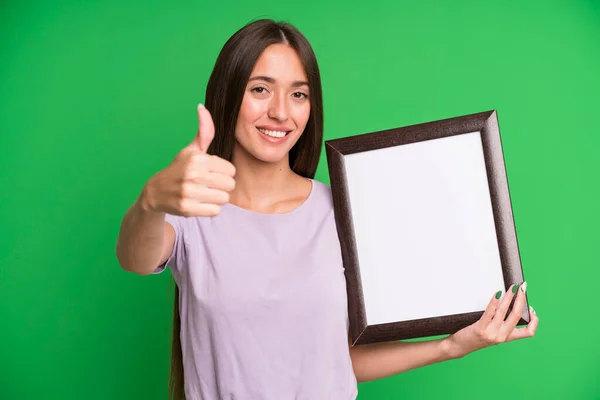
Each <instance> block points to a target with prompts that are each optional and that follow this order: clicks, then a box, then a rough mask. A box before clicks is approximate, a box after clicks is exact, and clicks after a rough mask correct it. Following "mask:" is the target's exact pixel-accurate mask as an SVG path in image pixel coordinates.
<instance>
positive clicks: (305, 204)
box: [223, 178, 316, 219]
mask: <svg viewBox="0 0 600 400" xmlns="http://www.w3.org/2000/svg"><path fill="white" fill-rule="evenodd" d="M305 179H308V180H309V181H310V182H311V188H310V192H309V193H308V197H307V198H306V199H305V200H304V201H303V202H302V203H301V204H300V205H298V206H297V207H296V208H294V209H293V210H290V211H288V212H285V213H261V212H258V211H252V210H248V209H247V208H243V207H240V206H236V205H235V204H231V203H226V204H225V205H224V206H223V207H224V208H227V209H229V210H232V211H233V212H236V213H238V214H242V215H247V216H250V217H253V218H262V219H273V218H286V217H288V216H292V215H295V214H298V213H299V212H301V211H302V210H304V209H305V208H307V207H308V206H309V204H310V203H311V202H312V199H313V198H314V197H315V192H316V182H315V180H314V179H311V178H305Z"/></svg>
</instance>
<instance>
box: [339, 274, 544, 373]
mask: <svg viewBox="0 0 600 400" xmlns="http://www.w3.org/2000/svg"><path fill="white" fill-rule="evenodd" d="M520 287H521V290H518V288H519V285H518V284H515V285H512V286H511V287H510V289H511V290H509V291H508V292H507V293H506V294H505V295H504V297H503V298H502V299H500V298H499V297H500V296H499V294H501V292H498V295H497V296H493V297H492V299H491V301H490V303H489V304H488V306H487V308H486V310H485V311H484V313H483V315H482V316H481V318H480V319H479V320H478V321H477V322H475V323H474V324H472V325H469V326H467V327H465V328H463V329H461V330H460V331H458V332H456V333H454V334H452V335H450V336H448V337H445V338H443V339H437V340H430V341H425V342H392V343H374V344H366V345H358V346H354V347H352V346H351V347H350V357H351V358H352V366H353V368H354V374H355V375H356V379H357V380H358V381H359V382H365V381H372V380H375V379H381V378H385V377H388V376H391V375H395V374H399V373H401V372H404V371H408V370H411V369H415V368H419V367H423V366H426V365H429V364H433V363H437V362H440V361H446V360H451V359H455V358H462V357H464V356H466V355H467V354H469V353H472V352H474V351H476V350H479V349H482V348H485V347H488V346H492V345H496V344H499V343H504V342H510V341H513V340H517V339H523V338H527V337H532V336H533V335H534V334H535V331H536V329H537V325H538V322H539V319H538V317H537V315H536V314H535V311H533V308H530V311H531V313H530V315H531V321H530V322H529V324H528V325H527V327H524V328H517V327H516V326H517V323H518V322H519V320H520V318H521V313H522V310H523V307H524V305H525V290H526V287H527V284H526V283H523V285H521V286H520ZM516 292H518V294H517V295H516V296H517V298H516V300H515V304H514V306H513V309H512V311H511V313H510V314H509V315H508V317H507V316H506V313H507V310H508V308H509V306H510V303H511V301H512V299H513V298H514V297H515V293H516Z"/></svg>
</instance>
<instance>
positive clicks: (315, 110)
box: [169, 19, 323, 400]
mask: <svg viewBox="0 0 600 400" xmlns="http://www.w3.org/2000/svg"><path fill="white" fill-rule="evenodd" d="M273 44H286V45H288V46H290V47H292V48H293V49H294V50H295V51H296V52H297V53H298V57H299V58H300V61H301V62H302V65H303V67H304V71H305V73H306V76H307V78H308V84H309V89H310V96H309V101H310V116H309V118H308V122H307V124H306V128H305V130H304V132H303V134H302V135H301V136H300V138H299V139H298V142H297V143H296V144H295V145H294V147H293V148H292V149H291V150H290V154H289V160H290V167H291V168H292V170H293V171H294V172H296V173H297V174H299V175H301V176H304V177H306V178H314V176H315V172H316V170H317V165H318V163H319V159H320V157H321V148H322V145H323V143H322V141H323V98H322V96H323V95H322V89H321V75H320V73H319V66H318V64H317V59H316V57H315V54H314V52H313V49H312V47H311V45H310V44H309V42H308V40H307V39H306V38H305V37H304V35H303V34H302V33H300V31H298V29H297V28H295V27H294V26H292V25H291V24H289V23H286V22H275V21H273V20H270V19H261V20H257V21H254V22H251V23H249V24H248V25H246V26H244V27H243V28H241V29H240V30H238V31H237V32H236V33H235V34H234V35H233V36H232V37H231V38H229V40H228V41H227V42H226V43H225V45H224V46H223V48H222V49H221V52H220V53H219V56H218V57H217V61H216V63H215V66H214V69H213V72H212V74H211V76H210V79H209V81H208V85H207V87H206V98H205V106H206V108H207V109H208V111H210V113H211V115H212V118H213V121H214V123H215V137H214V139H213V141H212V143H211V145H210V147H209V148H208V153H210V154H214V155H217V156H219V157H221V158H224V159H226V160H229V161H231V158H232V155H233V147H234V144H235V126H236V122H237V118H238V114H239V111H240V107H241V104H242V99H243V96H244V91H245V89H246V84H247V82H248V79H249V78H250V74H251V73H252V70H253V69H254V65H255V64H256V61H257V60H258V58H259V57H260V55H261V54H262V53H263V51H264V50H265V49H266V48H267V47H268V46H270V45H273ZM173 308H174V309H173V339H172V347H171V378H170V382H169V399H171V400H184V399H185V393H184V383H183V360H182V354H181V340H180V327H181V321H180V316H179V288H178V287H177V285H175V301H174V307H173Z"/></svg>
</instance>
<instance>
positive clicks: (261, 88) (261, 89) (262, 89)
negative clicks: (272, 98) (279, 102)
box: [252, 86, 267, 94]
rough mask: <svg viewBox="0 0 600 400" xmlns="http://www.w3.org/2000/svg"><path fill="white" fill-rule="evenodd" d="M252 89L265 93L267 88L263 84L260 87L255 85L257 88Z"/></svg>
mask: <svg viewBox="0 0 600 400" xmlns="http://www.w3.org/2000/svg"><path fill="white" fill-rule="evenodd" d="M252 90H253V91H254V92H256V93H258V94H263V93H264V92H265V91H266V90H267V89H265V88H264V87H262V86H258V87H255V88H254V89H252Z"/></svg>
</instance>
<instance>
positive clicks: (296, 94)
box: [294, 92, 308, 99]
mask: <svg viewBox="0 0 600 400" xmlns="http://www.w3.org/2000/svg"><path fill="white" fill-rule="evenodd" d="M294 97H295V98H297V99H302V98H304V99H307V98H308V95H307V94H306V93H302V92H296V93H294Z"/></svg>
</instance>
